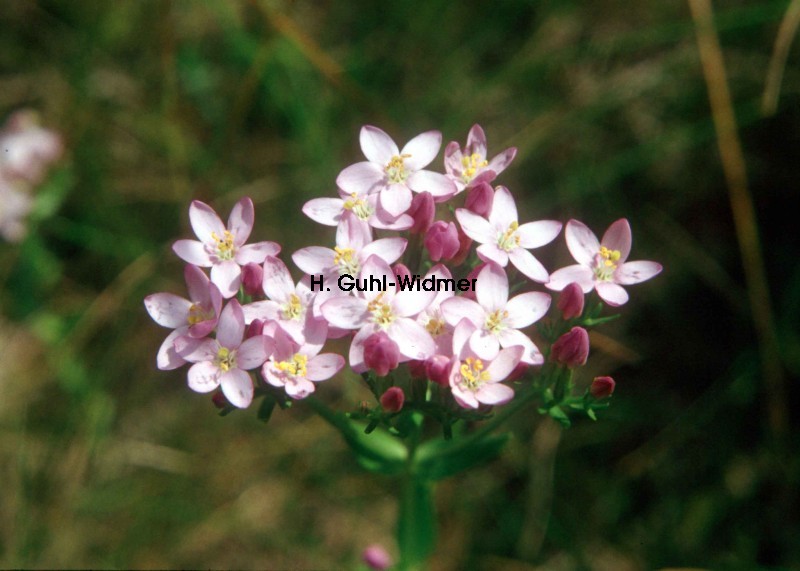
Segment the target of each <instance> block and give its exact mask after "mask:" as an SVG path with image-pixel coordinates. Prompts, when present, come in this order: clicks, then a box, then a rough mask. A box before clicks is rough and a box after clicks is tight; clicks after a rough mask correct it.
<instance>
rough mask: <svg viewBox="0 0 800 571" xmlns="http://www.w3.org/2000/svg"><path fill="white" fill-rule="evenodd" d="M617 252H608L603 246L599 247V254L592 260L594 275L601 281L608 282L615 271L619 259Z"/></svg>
mask: <svg viewBox="0 0 800 571" xmlns="http://www.w3.org/2000/svg"><path fill="white" fill-rule="evenodd" d="M621 255H622V254H621V252H620V251H619V250H609V249H608V248H606V247H605V246H600V252H598V253H597V255H596V256H595V258H594V262H595V268H594V275H595V276H597V279H599V280H601V281H609V280H610V279H611V277H612V276H613V275H614V271H615V270H616V269H617V266H618V264H617V262H619V259H620V257H621Z"/></svg>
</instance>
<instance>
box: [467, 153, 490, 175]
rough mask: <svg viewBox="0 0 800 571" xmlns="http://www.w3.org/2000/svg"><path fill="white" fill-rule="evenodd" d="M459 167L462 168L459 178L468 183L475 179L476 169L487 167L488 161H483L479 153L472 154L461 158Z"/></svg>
mask: <svg viewBox="0 0 800 571" xmlns="http://www.w3.org/2000/svg"><path fill="white" fill-rule="evenodd" d="M461 166H463V167H464V170H463V171H462V173H461V178H462V179H463V180H464V182H469V181H471V180H472V179H473V178H474V177H475V174H477V172H478V169H481V168H484V167H487V166H489V161H487V160H486V159H484V158H483V155H481V154H480V153H472V154H471V155H470V156H468V157H461Z"/></svg>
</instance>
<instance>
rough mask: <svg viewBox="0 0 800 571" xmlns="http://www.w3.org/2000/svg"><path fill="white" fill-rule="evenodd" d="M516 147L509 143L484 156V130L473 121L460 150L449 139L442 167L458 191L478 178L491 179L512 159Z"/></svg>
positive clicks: (479, 179)
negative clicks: (499, 149) (501, 148)
mask: <svg viewBox="0 0 800 571" xmlns="http://www.w3.org/2000/svg"><path fill="white" fill-rule="evenodd" d="M516 154H517V149H516V148H514V147H510V148H508V149H506V150H505V151H503V152H502V153H500V154H499V155H497V156H495V157H494V158H492V160H491V161H489V160H486V158H487V156H488V155H487V153H486V134H485V133H484V132H483V129H482V128H481V126H480V125H473V126H472V129H470V130H469V134H468V135H467V145H466V146H465V147H464V150H463V151H462V150H461V147H460V146H459V144H458V143H457V142H456V141H452V142H451V143H449V144H448V145H447V148H445V150H444V168H445V170H446V171H447V176H448V177H449V178H450V179H451V180H452V181H453V182H455V184H456V186H457V187H458V191H459V192H461V191H462V190H464V189H465V188H469V187H472V186H477V185H479V184H480V183H482V182H492V181H493V180H494V179H495V178H496V177H497V175H499V174H500V173H501V172H503V171H504V170H506V167H508V165H509V164H510V163H511V161H513V160H514V157H515V156H516Z"/></svg>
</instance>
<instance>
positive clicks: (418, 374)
mask: <svg viewBox="0 0 800 571" xmlns="http://www.w3.org/2000/svg"><path fill="white" fill-rule="evenodd" d="M406 364H407V365H408V374H409V375H411V378H412V379H426V378H428V377H427V374H426V373H425V361H417V360H413V361H408V362H407V363H406Z"/></svg>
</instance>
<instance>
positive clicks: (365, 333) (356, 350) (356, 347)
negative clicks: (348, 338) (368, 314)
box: [348, 323, 378, 373]
mask: <svg viewBox="0 0 800 571" xmlns="http://www.w3.org/2000/svg"><path fill="white" fill-rule="evenodd" d="M377 331H378V328H377V327H376V326H375V325H373V324H371V323H370V324H368V325H365V326H364V327H362V328H361V329H360V330H359V331H358V333H356V335H355V337H353V341H352V343H350V353H349V355H348V360H349V361H350V368H351V369H353V371H355V372H356V373H363V372H365V371H366V370H367V365H366V364H365V363H364V341H366V340H367V339H369V337H370V336H371V335H372V334H374V333H376V332H377Z"/></svg>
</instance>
